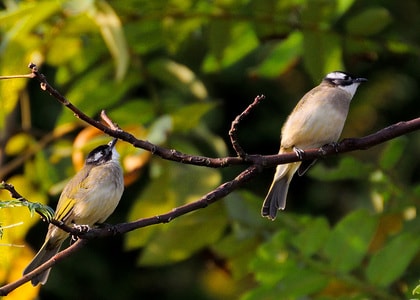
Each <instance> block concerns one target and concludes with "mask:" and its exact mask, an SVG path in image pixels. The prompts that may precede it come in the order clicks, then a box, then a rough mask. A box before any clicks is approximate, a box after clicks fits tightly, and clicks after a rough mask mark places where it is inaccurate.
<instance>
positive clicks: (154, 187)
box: [125, 160, 226, 264]
mask: <svg viewBox="0 0 420 300" xmlns="http://www.w3.org/2000/svg"><path fill="white" fill-rule="evenodd" d="M151 169H152V170H151V172H152V176H154V178H153V180H152V181H151V182H150V183H149V184H148V185H147V186H146V188H145V189H144V191H143V193H142V194H141V195H140V197H139V198H138V199H137V200H136V202H135V204H134V205H133V206H132V208H131V209H130V214H129V220H136V219H139V218H142V217H150V216H155V215H159V214H161V213H166V212H169V211H170V210H171V209H173V208H175V207H177V206H180V205H183V204H186V203H188V202H191V201H195V200H198V199H199V198H200V197H201V196H202V195H204V194H205V193H207V192H208V191H209V190H211V189H212V188H214V187H215V186H217V184H219V182H220V180H221V176H220V173H219V171H218V170H215V169H209V168H196V167H193V166H189V165H182V164H175V165H174V164H170V163H169V162H167V161H161V160H159V161H156V162H154V163H153V164H152V165H151ZM191 174H194V176H191ZM211 207H212V206H211ZM207 209H208V208H206V211H207ZM209 214H210V216H208V215H207V213H205V215H204V216H203V214H198V213H195V214H194V215H198V216H199V218H215V219H214V220H213V221H214V222H219V225H220V226H224V225H223V224H222V221H221V220H219V219H218V217H216V216H212V214H213V213H209ZM216 214H220V215H222V216H223V219H226V217H225V216H224V213H223V211H220V208H219V211H218V213H216ZM188 216H189V215H187V216H182V217H181V218H179V220H182V219H184V218H186V217H188ZM188 220H189V221H186V223H185V224H184V223H182V221H177V220H175V221H176V222H175V221H174V222H171V223H169V224H168V225H166V226H161V227H155V226H149V227H146V228H143V229H141V230H137V231H133V232H129V233H128V234H127V236H126V241H125V246H126V248H127V249H135V248H139V247H146V248H148V247H149V248H148V250H147V251H148V252H147V256H146V258H144V261H143V258H141V263H144V264H154V263H156V264H159V263H158V260H160V259H162V264H167V263H171V262H174V261H176V259H181V256H184V257H186V256H188V255H189V254H190V253H192V252H193V251H195V250H196V249H198V248H199V247H201V246H199V244H200V245H203V243H204V244H205V243H207V242H208V239H210V238H215V236H212V235H209V237H203V238H200V239H198V240H197V242H196V243H193V244H194V245H191V247H190V248H188V249H189V250H188V249H187V250H186V252H182V251H181V249H179V248H180V247H182V246H183V244H188V243H189V242H188V241H187V239H188V236H189V234H187V233H185V236H178V235H177V234H176V228H177V226H178V225H177V224H179V226H180V229H179V230H186V231H188V230H187V227H188V228H189V230H190V231H191V232H190V233H191V234H193V232H192V231H194V230H197V231H200V229H199V228H198V227H194V226H192V225H191V226H192V227H190V224H191V223H197V224H198V223H200V222H201V221H200V220H198V219H197V220H196V219H195V217H193V218H191V219H188ZM213 221H212V220H210V221H209V222H210V223H211V222H213ZM210 225H211V224H210ZM210 225H209V226H210ZM215 225H217V224H215ZM183 226H184V227H185V228H184V229H181V228H182V227H183ZM200 226H203V227H205V226H206V225H204V224H203V225H200ZM173 227H175V228H173ZM205 228H206V227H205ZM168 230H169V231H170V232H171V234H172V235H175V236H178V239H179V241H180V245H178V246H175V245H174V246H173V247H175V248H176V249H177V250H176V251H178V252H182V255H181V254H180V255H178V254H176V253H173V255H171V256H168V257H167V259H163V258H158V257H160V256H161V255H163V254H162V253H161V252H159V251H160V250H159V251H158V252H154V250H153V247H158V248H159V247H160V246H159V245H158V244H160V243H175V240H174V237H171V236H170V235H171V234H169V235H168V233H167V231H168ZM215 231H217V228H215ZM216 233H217V232H215V234H216ZM194 234H195V233H194ZM164 237H165V238H168V241H167V242H164V241H163V240H164ZM184 238H185V239H186V240H185V241H184V242H181V240H182V239H184ZM152 245H153V246H152ZM175 248H174V249H175ZM159 249H160V248H159ZM194 249H195V250H194ZM169 251H170V249H168V253H169ZM174 251H175V250H174ZM168 255H169V254H168Z"/></svg>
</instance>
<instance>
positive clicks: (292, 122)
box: [261, 71, 367, 220]
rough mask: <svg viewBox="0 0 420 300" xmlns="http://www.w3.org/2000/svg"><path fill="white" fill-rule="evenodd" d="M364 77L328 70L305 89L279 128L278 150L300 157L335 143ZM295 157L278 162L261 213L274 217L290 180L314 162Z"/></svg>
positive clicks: (280, 205)
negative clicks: (319, 79)
mask: <svg viewBox="0 0 420 300" xmlns="http://www.w3.org/2000/svg"><path fill="white" fill-rule="evenodd" d="M366 81H367V79H366V78H362V77H354V76H352V75H350V74H349V73H347V72H343V71H334V72H331V73H328V74H327V75H326V76H325V77H324V79H323V80H322V81H321V83H320V84H319V85H318V86H316V87H314V88H313V89H312V90H310V91H309V92H307V93H306V94H305V95H304V96H303V97H302V99H301V100H300V101H299V102H298V104H297V105H296V107H295V108H294V109H293V111H292V112H291V114H290V115H289V116H288V118H287V120H286V122H285V123H284V125H283V127H282V129H281V142H280V150H279V154H284V153H291V152H295V153H296V154H297V155H298V156H299V157H301V156H302V154H303V152H304V150H305V149H311V148H318V147H322V146H324V145H327V144H331V143H336V142H337V141H338V138H339V137H340V135H341V132H342V130H343V127H344V123H345V121H346V118H347V114H348V111H349V106H350V102H351V100H352V98H353V96H354V94H355V93H356V90H357V88H358V86H359V85H360V84H361V83H363V82H366ZM315 161H316V160H313V161H305V160H304V161H298V162H293V163H288V164H282V165H278V166H277V168H276V172H275V175H274V179H273V182H272V184H271V186H270V189H269V191H268V193H267V196H266V197H265V199H264V202H263V205H262V209H261V215H262V216H263V217H267V218H268V219H270V220H274V219H275V218H276V216H277V212H278V211H279V210H284V209H285V207H286V197H287V191H288V188H289V184H290V181H291V180H292V177H293V175H294V174H295V173H296V172H297V173H298V175H299V176H302V175H303V174H305V172H306V171H307V170H308V169H309V168H310V167H311V166H312V165H313V164H314V163H315Z"/></svg>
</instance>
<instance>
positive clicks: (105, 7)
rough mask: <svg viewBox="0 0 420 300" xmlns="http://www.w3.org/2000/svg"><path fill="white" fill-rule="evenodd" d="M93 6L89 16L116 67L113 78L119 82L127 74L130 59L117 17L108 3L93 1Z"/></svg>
mask: <svg viewBox="0 0 420 300" xmlns="http://www.w3.org/2000/svg"><path fill="white" fill-rule="evenodd" d="M95 4H96V5H95V7H92V9H91V10H90V14H89V15H90V16H91V18H92V19H93V20H94V21H95V22H96V24H97V25H98V27H99V29H100V31H101V34H102V37H103V39H104V41H105V43H106V45H107V46H108V49H109V51H110V52H111V55H112V57H113V58H114V62H115V67H116V72H115V78H116V79H117V80H118V81H120V80H121V79H123V77H124V75H125V74H126V72H127V69H128V65H129V58H130V56H129V52H128V46H127V42H126V40H125V35H124V30H123V28H122V26H121V22H120V19H119V17H118V15H117V14H116V13H115V11H114V10H113V9H112V7H111V6H110V5H109V4H108V3H106V2H105V1H95Z"/></svg>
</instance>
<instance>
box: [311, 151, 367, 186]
mask: <svg viewBox="0 0 420 300" xmlns="http://www.w3.org/2000/svg"><path fill="white" fill-rule="evenodd" d="M370 170H371V168H370V166H369V165H367V164H366V163H364V162H361V161H360V160H358V159H356V158H354V157H351V156H343V157H342V158H341V159H340V161H339V163H338V166H336V167H326V166H325V165H324V164H322V163H317V164H316V165H315V167H314V168H313V169H312V170H310V172H309V173H308V174H309V176H311V177H313V178H317V179H318V180H322V181H336V180H345V179H363V178H366V177H367V176H368V175H367V174H368V173H369V171H370Z"/></svg>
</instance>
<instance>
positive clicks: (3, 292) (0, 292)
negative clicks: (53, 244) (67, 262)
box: [0, 239, 87, 296]
mask: <svg viewBox="0 0 420 300" xmlns="http://www.w3.org/2000/svg"><path fill="white" fill-rule="evenodd" d="M86 244H87V240H83V239H79V240H77V241H76V242H75V243H74V244H73V245H71V246H69V247H67V248H66V249H64V250H62V251H60V252H59V253H57V254H56V255H54V256H53V257H52V258H51V259H50V260H48V261H47V262H45V263H44V264H42V265H41V266H39V267H38V268H36V269H35V270H33V271H32V272H30V273H28V274H26V275H24V276H22V277H21V278H19V279H18V280H16V281H14V282H11V283H9V284H6V285H3V286H2V287H0V296H7V295H8V294H9V293H10V292H12V291H13V290H15V289H17V288H18V287H20V286H21V285H23V284H24V283H26V282H28V281H29V280H31V279H32V278H34V277H35V276H36V275H38V274H40V273H42V272H43V271H45V270H47V269H49V268H51V267H52V266H54V265H55V264H56V263H57V262H60V261H62V260H63V259H66V258H67V257H69V256H70V255H71V254H73V253H74V252H76V251H78V250H79V249H80V248H82V247H83V246H84V245H86Z"/></svg>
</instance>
